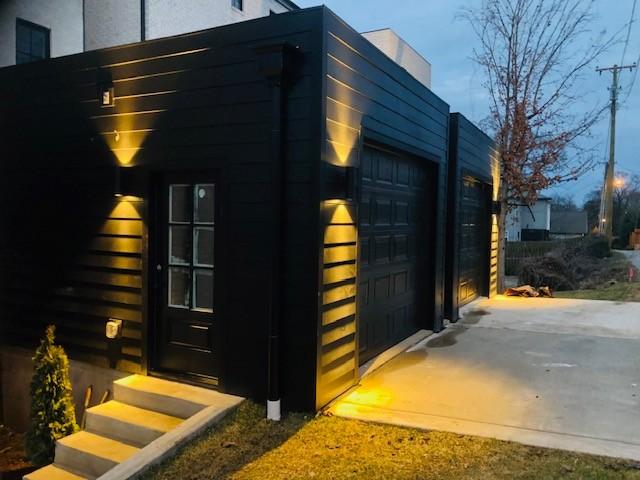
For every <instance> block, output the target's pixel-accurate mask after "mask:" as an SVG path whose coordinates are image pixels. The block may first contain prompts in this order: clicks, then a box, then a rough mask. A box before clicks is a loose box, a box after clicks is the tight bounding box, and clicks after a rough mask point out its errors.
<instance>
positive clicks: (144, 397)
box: [113, 383, 206, 418]
mask: <svg viewBox="0 0 640 480" xmlns="http://www.w3.org/2000/svg"><path fill="white" fill-rule="evenodd" d="M113 398H114V400H116V401H118V402H122V403H127V404H129V405H133V406H134V407H139V408H145V409H147V410H153V411H155V412H160V413H164V414H166V415H171V416H173V417H178V418H189V417H191V416H193V415H195V414H196V413H198V412H199V411H200V410H202V409H203V408H205V407H206V405H201V404H199V403H195V402H192V401H190V400H186V399H182V398H175V397H169V396H165V395H160V394H157V393H152V392H145V391H143V390H138V389H135V388H129V387H128V386H126V385H118V384H117V383H114V385H113Z"/></svg>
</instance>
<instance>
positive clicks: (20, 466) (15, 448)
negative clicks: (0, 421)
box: [0, 425, 31, 480]
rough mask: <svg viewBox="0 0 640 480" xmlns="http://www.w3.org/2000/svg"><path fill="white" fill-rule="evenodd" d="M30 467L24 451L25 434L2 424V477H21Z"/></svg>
mask: <svg viewBox="0 0 640 480" xmlns="http://www.w3.org/2000/svg"><path fill="white" fill-rule="evenodd" d="M30 468H31V464H30V463H29V462H28V461H27V459H26V456H25V452H24V435H22V434H20V433H15V432H14V431H12V430H9V429H8V428H7V427H5V426H4V425H0V478H2V480H5V479H11V478H14V477H15V478H21V475H22V474H23V473H24V471H25V470H28V469H30Z"/></svg>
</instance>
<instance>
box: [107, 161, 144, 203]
mask: <svg viewBox="0 0 640 480" xmlns="http://www.w3.org/2000/svg"><path fill="white" fill-rule="evenodd" d="M145 175H146V174H145V170H144V169H143V168H142V167H135V166H131V167H123V166H122V165H119V164H118V165H116V166H115V172H114V181H113V196H114V197H116V198H119V199H122V198H123V197H126V198H125V199H128V198H129V197H136V198H142V197H143V196H144V195H145V193H144V192H145V187H144V185H145Z"/></svg>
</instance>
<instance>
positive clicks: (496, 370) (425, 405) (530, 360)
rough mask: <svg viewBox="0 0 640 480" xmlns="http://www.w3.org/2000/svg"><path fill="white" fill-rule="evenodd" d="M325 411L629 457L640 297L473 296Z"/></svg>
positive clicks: (634, 430) (638, 378) (636, 436)
mask: <svg viewBox="0 0 640 480" xmlns="http://www.w3.org/2000/svg"><path fill="white" fill-rule="evenodd" d="M332 411H333V413H334V414H336V415H339V416H344V417H349V418H356V419H361V420H367V421H374V422H381V423H391V424H396V425H403V426H411V427H417V428H422V429H432V430H442V431H450V432H455V433H460V434H468V435H478V436H485V437H493V438H498V439H502V440H510V441H516V442H520V443H524V444H529V445H536V446H542V447H550V448H560V449H566V450H574V451H580V452H585V453H594V454H600V455H607V456H614V457H624V458H629V459H634V460H640V303H637V304H630V303H615V302H597V301H585V300H568V299H567V300H565V299H562V300H561V299H514V298H509V299H508V298H505V297H498V298H496V299H493V300H482V301H479V302H476V303H474V304H472V305H471V306H469V307H467V308H465V310H464V312H463V321H461V322H460V323H458V324H456V325H452V326H450V327H449V328H447V329H446V330H445V331H444V332H442V333H440V334H438V335H434V336H432V337H430V338H428V339H426V340H425V341H424V342H422V343H421V344H419V345H417V346H416V347H413V348H412V349H410V350H409V351H407V352H405V353H403V354H401V355H400V356H398V357H396V358H395V359H394V360H392V361H390V362H389V363H387V364H386V365H385V366H383V367H382V368H380V369H379V370H376V371H375V372H374V373H372V374H371V375H369V376H367V377H365V378H364V379H363V380H362V382H361V385H360V386H359V387H358V388H357V389H355V390H354V391H352V392H351V393H350V394H348V395H347V396H345V397H344V398H343V399H341V400H340V401H339V402H337V403H336V404H335V405H333V407H332Z"/></svg>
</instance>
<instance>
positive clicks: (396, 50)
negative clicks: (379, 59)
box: [361, 28, 431, 88]
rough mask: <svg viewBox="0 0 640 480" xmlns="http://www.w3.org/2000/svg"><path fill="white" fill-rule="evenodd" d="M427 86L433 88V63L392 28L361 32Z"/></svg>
mask: <svg viewBox="0 0 640 480" xmlns="http://www.w3.org/2000/svg"><path fill="white" fill-rule="evenodd" d="M361 35H362V36H363V37H364V38H366V39H367V40H369V41H370V42H371V43H373V44H374V45H375V46H376V47H378V48H379V49H380V50H382V52H383V53H384V54H385V55H387V56H388V57H389V58H390V59H391V60H393V61H394V62H396V63H397V64H398V65H400V66H401V67H403V68H404V69H405V70H406V71H407V72H409V73H410V74H411V75H413V77H414V78H416V79H417V80H418V81H419V82H420V83H422V84H423V85H424V86H425V87H427V88H431V64H430V63H429V62H428V61H427V60H426V59H425V58H424V57H423V56H422V55H420V54H419V53H418V52H416V50H415V49H414V48H413V47H412V46H411V45H409V44H408V43H407V42H405V41H404V40H403V39H402V38H400V36H399V35H398V34H397V33H396V32H394V31H393V30H391V29H390V28H384V29H382V30H373V31H371V32H364V33H362V34H361Z"/></svg>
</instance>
